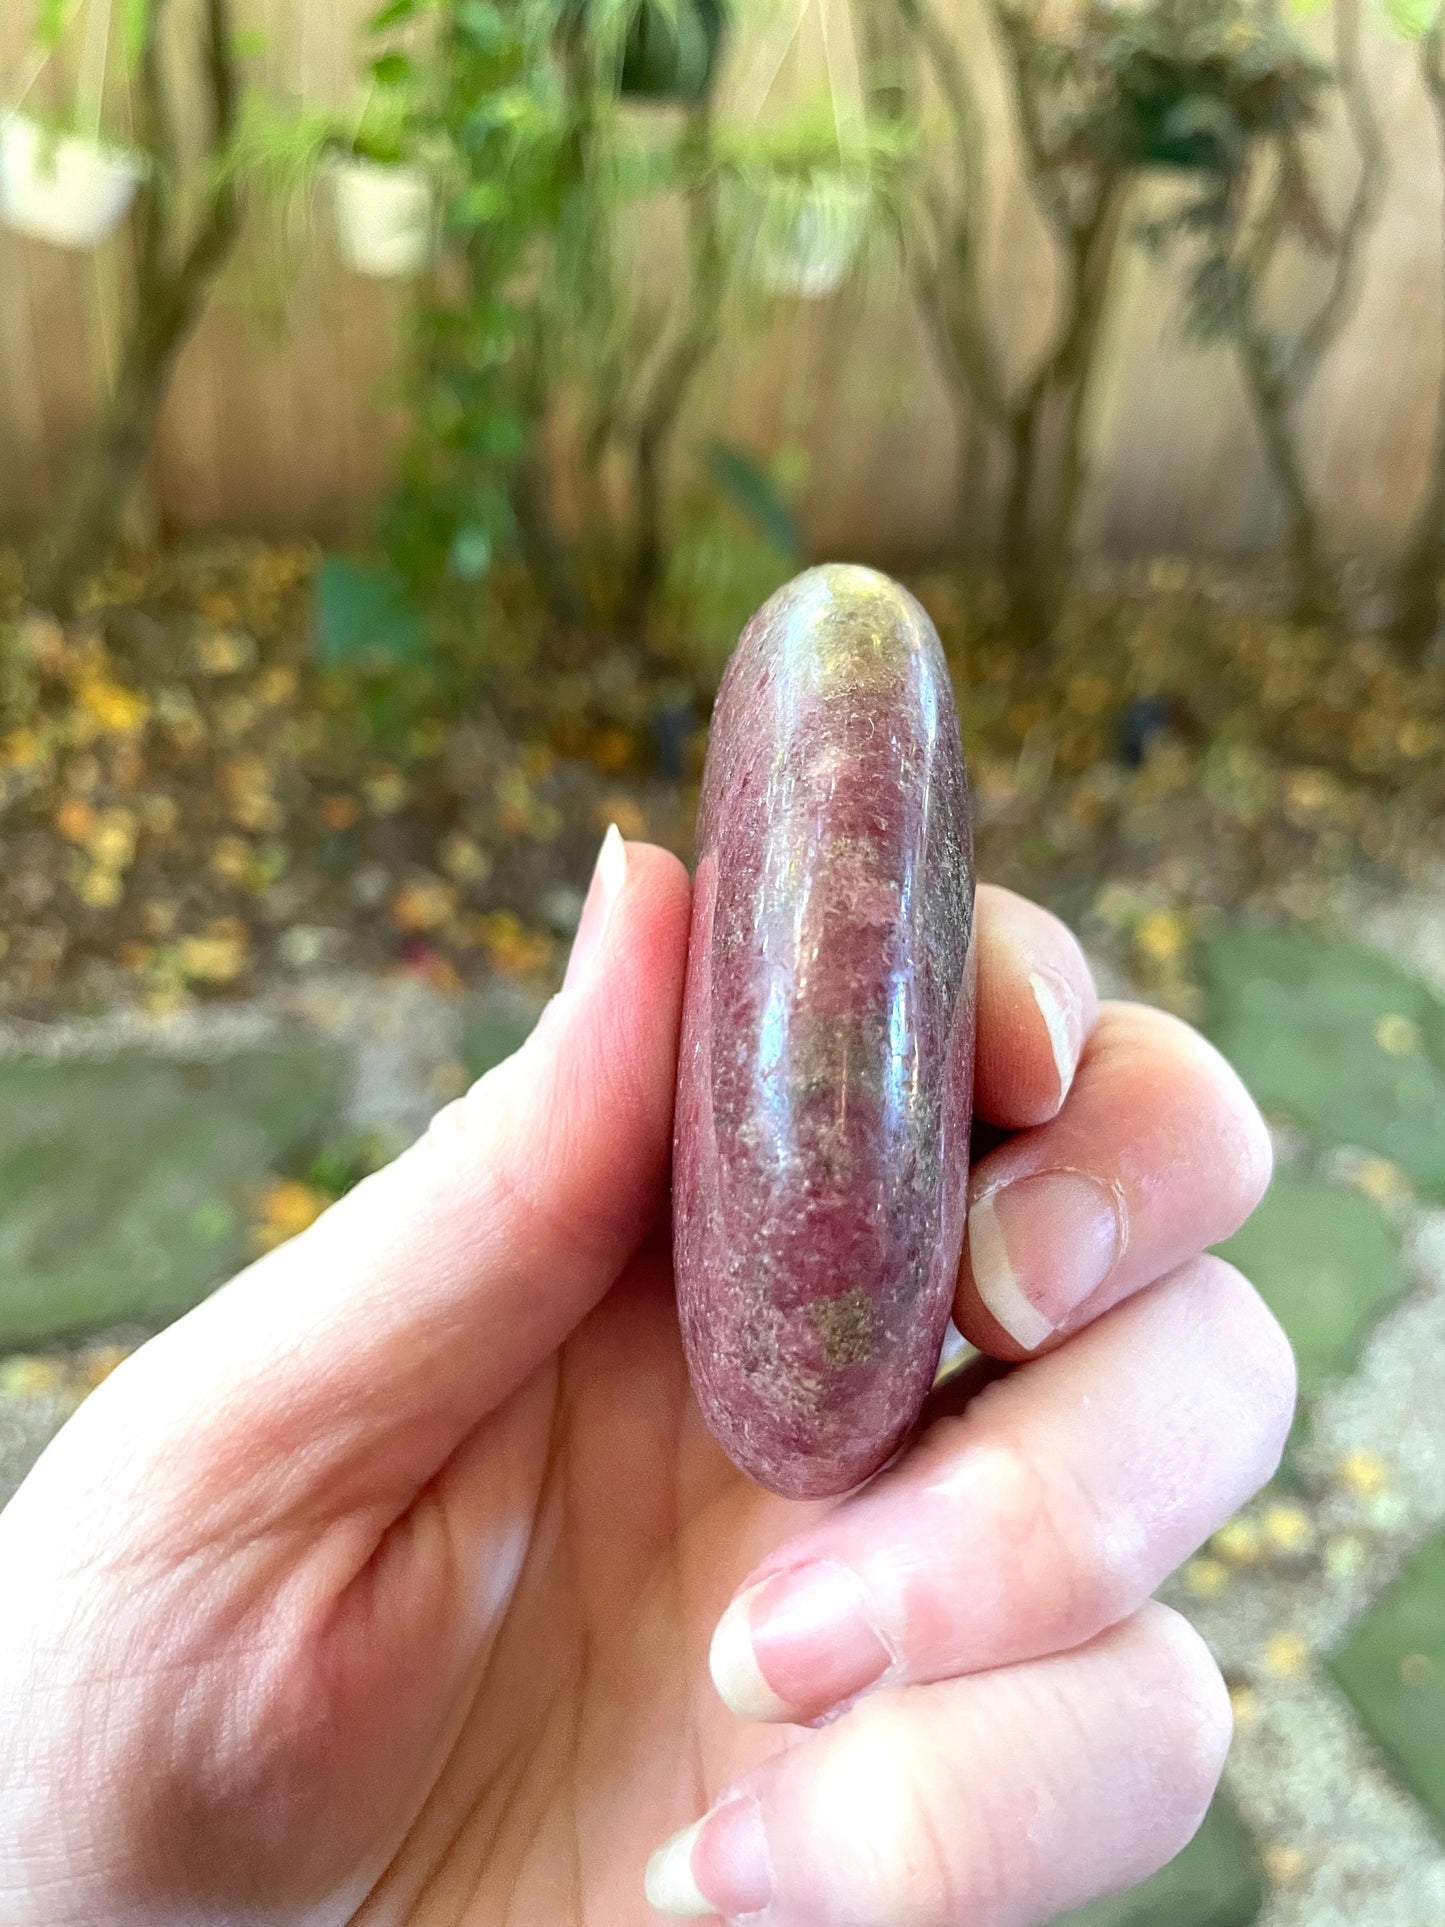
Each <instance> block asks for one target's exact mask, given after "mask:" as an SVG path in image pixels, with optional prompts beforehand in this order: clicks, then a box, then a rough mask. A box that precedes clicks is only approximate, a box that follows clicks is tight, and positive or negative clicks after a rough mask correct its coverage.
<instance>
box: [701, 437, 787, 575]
mask: <svg viewBox="0 0 1445 1927" xmlns="http://www.w3.org/2000/svg"><path fill="white" fill-rule="evenodd" d="M706 460H707V467H708V472H709V473H710V474H711V476H712V478H713V480H714V481H715V482H716V483H717V485H718V487H719V488H720V489H721V490H722V492H723V494H724V495H726V496H727V497H728V499H729V500H730V501H731V502H733V503H734V504H735V505H736V507H737V508H739V509H740V510H741V511H742V513H743V514H744V515H745V516H746V517H747V519H748V521H749V522H751V523H752V525H753V527H754V528H755V529H756V530H757V532H758V534H759V535H760V536H761V537H762V538H763V540H764V541H765V542H767V543H769V544H771V546H772V547H773V548H775V549H776V550H777V551H778V554H779V555H780V556H781V557H782V558H783V559H784V560H785V561H787V562H790V563H794V564H796V563H797V562H799V561H800V560H801V558H802V553H803V532H802V530H801V529H800V528H799V526H798V518H797V517H796V516H795V515H794V513H793V510H792V507H791V505H790V504H789V502H788V501H787V499H786V497H785V496H784V495H783V493H782V491H781V489H780V488H779V487H778V485H777V483H776V482H775V481H774V479H773V477H772V475H771V474H770V473H769V471H768V470H767V468H766V467H764V465H763V464H762V463H761V462H760V461H759V460H758V459H757V457H756V456H755V455H751V454H749V453H748V451H747V449H745V448H738V447H737V446H735V444H733V443H732V442H724V441H715V442H713V443H712V445H711V446H710V447H709V449H708V451H707V457H706Z"/></svg>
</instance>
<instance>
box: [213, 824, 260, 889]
mask: <svg viewBox="0 0 1445 1927" xmlns="http://www.w3.org/2000/svg"><path fill="white" fill-rule="evenodd" d="M250 862H251V846H250V844H249V843H248V842H247V841H246V839H245V837H244V836H222V837H218V838H217V839H216V841H215V842H214V843H213V844H212V845H211V854H210V855H209V856H208V857H207V858H206V868H207V869H208V870H209V871H210V873H211V875H212V876H213V877H214V878H215V879H216V881H217V883H224V884H229V885H230V886H231V887H233V888H239V886H240V885H241V884H243V883H244V882H245V880H246V872H247V869H248V868H249V867H250Z"/></svg>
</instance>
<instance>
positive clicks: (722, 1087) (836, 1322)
mask: <svg viewBox="0 0 1445 1927" xmlns="http://www.w3.org/2000/svg"><path fill="white" fill-rule="evenodd" d="M972 934H973V851H972V842H971V836H970V823H969V805H968V789H967V780H966V777H965V773H964V764H963V752H962V749H961V746H960V742H959V731H958V717H957V714H956V711H955V709H954V703H953V695H952V690H951V687H950V684H949V677H948V668H947V665H946V663H945V661H944V658H943V652H942V649H941V648H940V646H939V641H938V636H937V634H936V632H935V631H934V628H933V625H932V623H931V622H930V621H929V619H928V617H927V616H926V615H925V613H924V612H923V610H922V609H921V608H920V607H919V605H918V604H917V602H915V601H914V599H913V597H912V596H910V595H909V594H908V593H907V592H906V591H905V590H903V589H901V588H899V587H898V585H897V584H896V583H894V582H891V581H890V580H889V579H888V578H887V577H886V576H882V575H878V574H876V573H875V572H874V571H872V570H871V569H862V568H853V567H844V566H841V565H831V566H828V567H824V568H818V569H810V570H808V571H807V572H806V573H805V574H803V575H800V576H798V577H797V578H796V579H795V580H794V581H792V582H790V583H789V584H788V585H787V586H786V587H785V588H783V589H781V590H779V592H778V593H777V594H776V595H775V596H774V597H773V598H772V599H771V600H770V601H769V602H768V603H766V604H765V605H764V607H763V608H762V609H760V610H759V612H758V613H757V615H756V616H754V617H753V619H752V621H751V622H750V623H749V624H748V626H747V628H746V629H745V630H744V631H743V634H742V637H741V639H740V641H739V642H738V645H737V648H736V649H735V651H734V652H733V656H732V660H731V662H730V663H729V665H728V669H727V673H726V675H725V676H724V678H723V684H722V688H721V689H720V691H719V693H718V701H717V707H716V710H715V712H714V716H713V725H712V734H711V738H710V740H709V744H708V755H707V765H706V769H705V771H704V775H703V787H702V804H701V811H700V815H699V821H698V863H697V875H696V882H695V888H694V897H693V913H692V934H691V941H690V947H689V955H688V977H687V995H686V1003H685V1009H684V1016H683V1034H682V1049H681V1055H680V1061H679V1072H678V1092H677V1112H676V1126H675V1138H674V1155H673V1216H674V1254H675V1259H676V1269H677V1284H678V1302H679V1310H680V1317H681V1323H682V1334H683V1341H684V1344H685V1346H686V1348H687V1357H688V1363H689V1367H690V1369H691V1373H692V1382H693V1386H694V1389H695V1391H696V1393H697V1397H698V1400H699V1402H700V1404H701V1407H702V1410H703V1414H704V1416H705V1418H706V1420H707V1423H708V1425H709V1426H710V1427H711V1429H712V1431H713V1432H714V1434H715V1435H716V1437H717V1438H718V1440H719V1441H720V1443H721V1444H722V1446H723V1447H724V1449H725V1450H726V1451H727V1453H728V1454H729V1456H730V1457H731V1458H732V1459H733V1460H734V1462H735V1463H736V1464H737V1465H738V1466H740V1467H741V1468H742V1469H743V1470H744V1471H745V1472H747V1473H749V1474H750V1475H751V1476H752V1477H753V1478H754V1479H756V1480H757V1481H758V1482H759V1483H760V1484H762V1485H765V1486H768V1487H769V1488H770V1489H772V1490H773V1491H775V1492H781V1493H785V1494H787V1495H789V1496H791V1497H799V1498H801V1497H816V1496H821V1495H825V1494H830V1493H837V1492H844V1491H847V1490H848V1489H849V1488H851V1487H852V1486H855V1485H857V1484H858V1483H859V1482H860V1481H861V1480H863V1479H865V1478H867V1477H868V1475H869V1474H870V1473H872V1472H874V1471H876V1470H877V1469H878V1467H879V1466H880V1465H882V1464H883V1463H884V1462H885V1461H886V1460H887V1459H888V1458H889V1457H890V1456H891V1455H892V1454H893V1452H894V1451H895V1450H896V1449H897V1447H898V1445H899V1444H900V1443H901V1441H902V1440H903V1438H904V1437H905V1435H906V1434H907V1433H908V1431H909V1429H910V1428H911V1426H912V1425H913V1423H914V1421H915V1419H916V1417H917V1414H918V1411H919V1407H920V1406H921V1404H922V1402H923V1399H924V1397H925V1395H926V1393H927V1391H928V1388H929V1385H930V1383H931V1381H932V1378H933V1373H934V1369H935V1366H936V1364H937V1361H938V1355H939V1349H940V1346H941V1344H942V1340H943V1334H944V1328H945V1325H946V1322H947V1318H948V1311H949V1306H950V1303H951V1301H952V1297H953V1290H954V1283H955V1277H956V1273H957V1269H958V1261H959V1251H960V1246H961V1243H962V1238H963V1223H964V1211H965V1191H966V1184H967V1177H968V1137H969V1122H970V1110H971V1103H972V1082H973V1016H974V988H973V969H972Z"/></svg>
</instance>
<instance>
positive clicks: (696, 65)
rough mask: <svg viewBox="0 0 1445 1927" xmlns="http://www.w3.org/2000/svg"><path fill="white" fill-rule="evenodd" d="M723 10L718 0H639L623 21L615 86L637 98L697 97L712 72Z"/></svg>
mask: <svg viewBox="0 0 1445 1927" xmlns="http://www.w3.org/2000/svg"><path fill="white" fill-rule="evenodd" d="M726 24H727V11H726V8H725V7H724V6H723V4H722V0H680V4H674V5H672V6H670V7H669V6H662V5H659V4H658V0H641V4H640V5H638V6H637V7H636V8H635V9H634V11H633V13H632V17H631V19H630V20H629V22H628V26H627V35H626V39H625V41H624V44H623V49H622V64H621V68H620V70H619V74H618V90H619V92H620V93H622V94H623V95H624V96H626V95H631V96H632V97H634V98H635V99H638V100H676V101H700V100H703V99H705V98H706V97H707V94H708V92H709V90H710V88H711V86H712V83H713V77H714V75H715V73H716V71H717V65H718V59H719V55H720V53H721V49H722V40H723V32H724V29H725V27H726Z"/></svg>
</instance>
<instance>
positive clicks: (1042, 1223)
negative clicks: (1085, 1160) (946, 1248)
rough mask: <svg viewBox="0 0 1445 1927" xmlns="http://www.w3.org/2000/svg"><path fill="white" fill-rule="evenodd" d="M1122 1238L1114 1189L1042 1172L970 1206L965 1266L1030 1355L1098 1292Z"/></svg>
mask: <svg viewBox="0 0 1445 1927" xmlns="http://www.w3.org/2000/svg"><path fill="white" fill-rule="evenodd" d="M1124 1238H1125V1220H1124V1205H1123V1200H1122V1198H1121V1197H1120V1196H1119V1194H1118V1192H1117V1191H1116V1190H1115V1189H1114V1188H1113V1187H1112V1186H1109V1185H1106V1184H1102V1183H1101V1182H1100V1181H1099V1180H1098V1179H1097V1178H1095V1177H1091V1176H1090V1175H1089V1174H1088V1173H1087V1172H1085V1171H1044V1172H1040V1173H1038V1174H1037V1175H1035V1176H1034V1177H1029V1178H1018V1179H1016V1180H1015V1181H1014V1182H1013V1183H1012V1184H1006V1185H1004V1186H1002V1187H1001V1188H1000V1189H999V1190H997V1191H992V1192H989V1193H987V1194H986V1195H985V1196H984V1197H981V1198H979V1199H978V1200H977V1201H976V1202H975V1203H974V1204H973V1205H972V1206H971V1207H970V1209H969V1214H968V1263H969V1269H970V1271H971V1272H972V1273H973V1282H974V1284H975V1286H976V1287H977V1289H978V1295H979V1297H980V1298H981V1299H982V1300H983V1302H984V1305H985V1306H986V1307H987V1309H988V1310H989V1312H990V1313H991V1314H992V1316H993V1317H994V1318H995V1319H996V1320H997V1321H998V1323H999V1324H1000V1325H1002V1326H1003V1328H1004V1330H1005V1331H1006V1332H1007V1333H1008V1335H1009V1337H1010V1338H1012V1339H1014V1340H1015V1341H1016V1342H1017V1343H1018V1344H1020V1345H1022V1346H1023V1348H1024V1350H1025V1351H1030V1352H1032V1351H1037V1350H1038V1348H1039V1346H1040V1345H1042V1344H1043V1342H1044V1340H1045V1339H1046V1338H1050V1337H1052V1336H1053V1334H1054V1333H1055V1332H1056V1331H1057V1330H1058V1329H1059V1327H1060V1326H1061V1325H1062V1324H1063V1323H1064V1321H1065V1319H1066V1318H1067V1317H1068V1316H1069V1314H1070V1312H1072V1311H1073V1310H1075V1308H1076V1307H1077V1306H1079V1305H1082V1304H1083V1302H1084V1300H1085V1299H1086V1298H1090V1297H1092V1296H1093V1294H1094V1293H1095V1292H1096V1291H1097V1290H1098V1289H1099V1287H1100V1285H1102V1284H1103V1282H1104V1280H1105V1279H1106V1278H1107V1277H1108V1276H1109V1273H1110V1272H1111V1271H1112V1270H1113V1269H1114V1266H1115V1265H1116V1264H1117V1263H1118V1260H1119V1254H1120V1253H1121V1252H1122V1250H1123V1248H1124Z"/></svg>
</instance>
